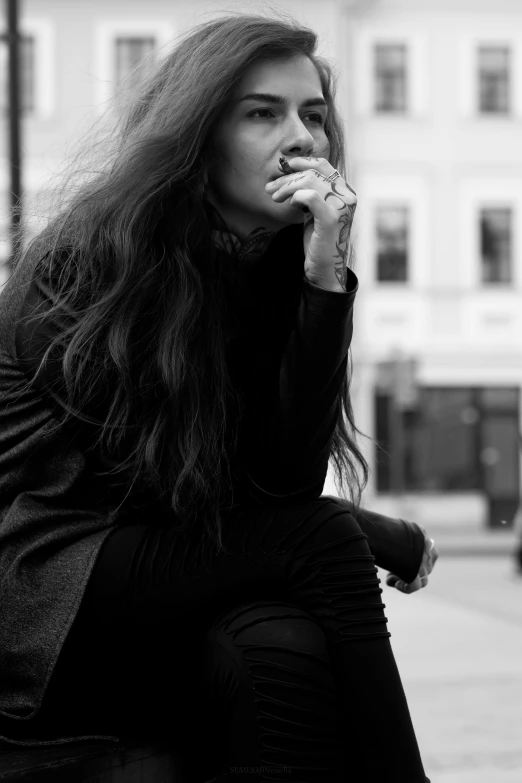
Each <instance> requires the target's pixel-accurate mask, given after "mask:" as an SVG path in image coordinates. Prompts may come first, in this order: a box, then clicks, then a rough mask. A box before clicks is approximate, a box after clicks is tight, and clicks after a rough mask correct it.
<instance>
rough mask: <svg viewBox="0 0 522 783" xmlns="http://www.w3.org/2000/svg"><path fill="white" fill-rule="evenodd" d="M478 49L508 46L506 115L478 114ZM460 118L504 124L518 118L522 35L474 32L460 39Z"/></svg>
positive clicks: (521, 99)
mask: <svg viewBox="0 0 522 783" xmlns="http://www.w3.org/2000/svg"><path fill="white" fill-rule="evenodd" d="M480 46H508V47H509V49H510V64H511V71H510V74H509V78H510V107H509V111H508V112H507V113H495V112H481V111H480V99H479V91H480V84H479V72H478V49H479V47H480ZM459 60H460V66H459V71H460V78H459V81H460V89H459V93H460V95H459V106H460V115H461V116H462V117H464V118H467V119H473V120H477V121H479V122H496V123H498V122H502V123H508V122H512V121H513V120H515V119H521V118H522V35H516V34H514V33H513V32H511V31H510V30H505V31H504V30H502V31H500V30H499V31H496V32H494V33H489V34H487V33H485V34H484V33H481V32H478V31H477V32H475V33H472V34H469V35H467V36H463V37H462V38H461V40H460V45H459Z"/></svg>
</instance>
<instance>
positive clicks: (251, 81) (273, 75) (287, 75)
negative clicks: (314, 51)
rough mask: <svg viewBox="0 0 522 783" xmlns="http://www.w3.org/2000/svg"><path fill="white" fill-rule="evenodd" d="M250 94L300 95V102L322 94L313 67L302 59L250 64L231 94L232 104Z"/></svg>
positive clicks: (310, 62) (263, 61)
mask: <svg viewBox="0 0 522 783" xmlns="http://www.w3.org/2000/svg"><path fill="white" fill-rule="evenodd" d="M250 92H272V93H280V94H281V93H299V96H300V97H303V98H308V97H312V96H314V95H322V94H323V91H322V87H321V80H320V78H319V74H318V73H317V70H316V68H315V65H314V64H313V63H312V61H311V60H309V59H308V57H306V56H305V55H297V56H296V57H292V58H285V59H281V58H279V59H273V60H262V61H259V62H256V63H253V64H252V65H251V66H249V68H247V70H246V71H245V73H244V75H243V77H242V79H241V81H240V82H239V84H238V85H237V87H236V89H235V90H234V100H239V99H240V98H241V97H242V95H245V94H247V93H250Z"/></svg>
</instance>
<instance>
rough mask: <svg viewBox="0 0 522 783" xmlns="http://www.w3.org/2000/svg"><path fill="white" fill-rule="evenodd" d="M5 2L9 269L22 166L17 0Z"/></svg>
mask: <svg viewBox="0 0 522 783" xmlns="http://www.w3.org/2000/svg"><path fill="white" fill-rule="evenodd" d="M6 3H7V43H8V52H9V54H8V63H9V65H8V73H9V93H8V95H9V97H8V114H9V161H10V174H11V188H10V190H11V205H10V206H11V210H10V212H11V237H10V238H11V257H10V259H9V262H8V265H9V268H10V270H11V271H12V269H13V263H14V254H15V242H16V239H17V234H18V233H19V230H20V226H21V203H22V170H21V169H22V166H21V139H20V135H21V134H20V114H21V106H20V35H19V32H18V0H6Z"/></svg>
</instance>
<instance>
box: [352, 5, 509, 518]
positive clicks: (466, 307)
mask: <svg viewBox="0 0 522 783" xmlns="http://www.w3.org/2000/svg"><path fill="white" fill-rule="evenodd" d="M347 26H348V29H349V37H348V38H347V45H346V49H347V53H348V54H347V59H346V63H345V66H344V67H345V68H346V69H347V70H348V72H349V74H350V87H349V89H348V90H347V109H348V112H347V126H348V146H349V155H350V159H351V161H352V162H353V166H352V177H353V181H354V183H355V189H356V191H357V193H358V199H359V207H358V231H357V250H358V266H357V274H358V276H359V278H360V291H359V293H358V297H357V305H356V321H355V345H354V359H355V374H354V397H355V402H356V414H357V423H358V426H359V427H360V428H361V429H362V430H363V431H364V432H366V433H367V434H369V435H371V436H373V437H374V438H377V439H378V440H379V442H380V444H382V445H383V446H384V448H385V451H386V453H385V452H383V451H381V450H379V449H377V448H374V447H371V446H370V447H369V448H368V447H367V449H366V453H367V454H368V456H369V459H370V461H371V464H372V468H373V478H372V483H371V486H370V488H369V492H368V497H367V499H366V502H367V503H368V505H370V503H371V505H372V506H373V507H377V506H378V505H379V504H381V505H382V507H383V508H386V509H391V508H392V507H393V506H394V505H396V504H397V499H399V500H400V502H399V506H401V505H402V506H404V505H406V508H407V511H408V513H409V514H410V515H412V516H413V518H415V519H417V520H419V521H421V522H422V521H425V522H426V523H427V524H431V523H432V522H437V523H439V524H440V523H444V522H447V524H448V525H453V524H458V525H460V526H466V525H469V526H477V524H478V525H482V526H499V525H502V524H503V523H506V525H507V526H509V525H510V524H511V523H512V520H513V516H514V514H515V511H516V508H517V506H518V500H519V488H520V460H519V452H520V434H519V433H520V431H521V427H520V408H521V405H520V400H521V397H520V393H521V387H522V246H521V242H522V145H521V144H520V138H521V129H522V4H521V3H520V2H519V1H518V0H510V1H509V2H508V1H507V0H499V1H498V2H497V0H495V2H493V1H492V0H482V1H481V2H479V0H473V2H463V1H462V0H460V1H459V0H452V2H441V1H440V0H433V1H429V0H411V2H394V1H393V0H390V1H389V2H388V1H386V0H382V1H381V2H377V1H376V2H366V3H365V2H359V3H356V4H354V5H353V6H352V9H351V13H350V14H349V17H348V18H347ZM404 499H405V500H406V504H404V502H403V501H404Z"/></svg>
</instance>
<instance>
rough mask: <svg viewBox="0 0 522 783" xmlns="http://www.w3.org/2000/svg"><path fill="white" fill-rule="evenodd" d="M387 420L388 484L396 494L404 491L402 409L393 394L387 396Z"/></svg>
mask: <svg viewBox="0 0 522 783" xmlns="http://www.w3.org/2000/svg"><path fill="white" fill-rule="evenodd" d="M388 421H389V426H390V452H391V464H390V484H391V487H390V489H391V491H392V492H393V493H394V494H396V495H401V494H402V493H403V492H404V427H403V420H402V411H401V409H400V408H399V406H398V405H397V401H396V399H395V394H394V393H393V391H392V393H391V394H390V395H389V397H388Z"/></svg>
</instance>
